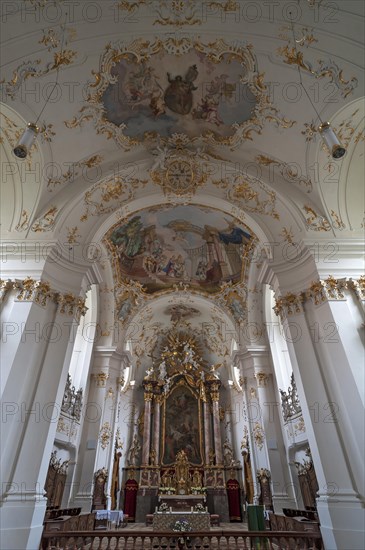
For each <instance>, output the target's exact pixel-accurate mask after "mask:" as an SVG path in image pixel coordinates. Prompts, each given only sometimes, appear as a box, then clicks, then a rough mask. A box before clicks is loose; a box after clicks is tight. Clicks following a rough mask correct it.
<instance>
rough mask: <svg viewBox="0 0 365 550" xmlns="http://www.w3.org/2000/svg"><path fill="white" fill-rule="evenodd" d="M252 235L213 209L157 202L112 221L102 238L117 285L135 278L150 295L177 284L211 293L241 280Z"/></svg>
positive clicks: (245, 228)
mask: <svg viewBox="0 0 365 550" xmlns="http://www.w3.org/2000/svg"><path fill="white" fill-rule="evenodd" d="M252 239H253V236H252V234H251V231H250V230H249V229H248V228H247V227H246V226H244V225H243V224H237V223H236V220H235V219H234V218H233V217H231V216H228V215H225V216H223V215H222V214H221V213H219V212H218V211H215V210H213V209H210V208H203V207H197V206H177V207H170V208H168V207H163V206H160V207H155V208H154V209H153V210H149V211H141V212H140V213H139V214H138V215H135V216H133V217H130V218H129V219H128V220H127V221H124V222H123V224H120V223H119V224H117V225H115V226H114V227H113V228H112V229H111V230H110V231H109V233H108V234H107V236H106V239H105V242H106V245H107V247H108V249H109V251H110V253H111V255H112V258H113V264H114V271H115V279H116V282H117V284H120V283H122V282H123V281H125V280H129V281H130V280H133V281H137V282H138V283H139V284H140V285H143V288H144V289H145V290H146V293H148V294H153V293H155V292H159V291H164V290H172V289H173V288H174V286H176V285H177V284H180V283H181V284H188V285H189V288H191V289H192V290H196V291H201V292H202V293H205V294H207V293H208V294H212V293H216V292H219V291H220V290H221V285H222V284H223V283H224V282H230V283H231V284H236V283H238V282H240V281H241V280H242V278H243V275H244V274H243V271H244V267H245V266H246V262H245V250H246V249H248V248H250V245H251V243H252Z"/></svg>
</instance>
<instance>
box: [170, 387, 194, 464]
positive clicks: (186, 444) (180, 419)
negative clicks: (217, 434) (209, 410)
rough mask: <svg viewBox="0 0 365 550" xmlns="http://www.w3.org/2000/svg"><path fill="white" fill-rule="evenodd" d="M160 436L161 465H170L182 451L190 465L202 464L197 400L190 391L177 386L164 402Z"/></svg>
mask: <svg viewBox="0 0 365 550" xmlns="http://www.w3.org/2000/svg"><path fill="white" fill-rule="evenodd" d="M165 406H166V413H165V424H164V430H163V435H162V441H163V446H164V453H163V459H162V463H163V464H164V465H168V464H172V463H174V462H175V461H176V457H177V455H178V453H179V451H181V450H183V451H184V452H185V454H186V456H187V458H188V460H189V462H190V463H191V464H194V465H197V464H202V452H201V419H200V407H199V403H198V400H197V399H196V397H195V396H194V395H193V394H192V392H191V390H189V389H188V388H186V387H185V386H178V387H176V389H175V390H174V391H172V392H171V394H170V395H169V397H168V398H167V400H166V405H165Z"/></svg>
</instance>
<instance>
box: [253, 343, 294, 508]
mask: <svg viewBox="0 0 365 550" xmlns="http://www.w3.org/2000/svg"><path fill="white" fill-rule="evenodd" d="M256 359H260V361H257V360H256V361H255V363H256V365H255V378H256V380H257V395H258V402H259V405H260V412H261V422H262V426H263V428H264V432H265V447H266V453H267V457H268V469H269V470H270V473H271V487H272V499H273V506H274V511H275V512H276V513H282V510H283V508H293V507H295V504H296V501H295V497H294V493H293V487H292V483H291V477H290V472H289V466H288V463H287V457H286V450H285V446H284V439H283V434H282V430H281V424H280V417H279V415H280V403H279V401H278V399H277V398H276V396H275V392H274V387H273V380H272V374H271V372H270V371H271V368H270V367H268V366H267V363H268V357H267V354H266V353H264V354H263V355H262V354H261V356H260V357H259V358H256ZM258 362H260V363H261V365H259V364H257V363H258Z"/></svg>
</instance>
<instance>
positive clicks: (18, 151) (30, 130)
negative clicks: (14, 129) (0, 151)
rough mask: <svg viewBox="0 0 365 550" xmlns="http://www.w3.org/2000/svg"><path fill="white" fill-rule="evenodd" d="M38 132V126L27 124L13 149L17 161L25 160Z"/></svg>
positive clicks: (31, 123) (32, 123)
mask: <svg viewBox="0 0 365 550" xmlns="http://www.w3.org/2000/svg"><path fill="white" fill-rule="evenodd" d="M38 132H39V128H38V126H37V125H36V124H35V123H34V122H29V124H28V125H27V127H26V129H25V130H24V132H23V134H22V136H21V137H20V138H19V141H18V143H17V144H16V146H15V147H14V149H13V153H14V155H15V156H16V157H18V158H19V159H25V158H26V156H27V155H28V152H29V150H30V148H31V147H32V145H33V143H34V141H35V140H36V138H37V135H38Z"/></svg>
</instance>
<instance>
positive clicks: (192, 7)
mask: <svg viewBox="0 0 365 550" xmlns="http://www.w3.org/2000/svg"><path fill="white" fill-rule="evenodd" d="M31 1H39V2H42V1H44V0H31ZM115 2H116V5H117V6H118V8H119V9H120V10H121V11H124V12H127V13H128V14H129V17H130V19H128V18H127V19H126V21H128V20H130V21H131V22H132V21H133V20H134V19H133V18H134V16H136V15H137V14H138V15H140V12H142V13H143V8H144V6H146V7H148V8H149V11H148V15H150V14H151V13H152V14H153V15H152V17H155V19H154V20H153V25H162V26H164V27H166V26H171V27H176V28H183V27H187V26H194V25H201V24H202V23H204V21H205V20H206V18H207V17H208V16H209V15H210V14H211V15H213V14H215V13H217V11H218V12H219V11H220V12H221V13H225V12H236V11H237V10H238V9H239V2H237V1H236V0H214V1H213V0H212V1H205V0H204V1H199V0H159V1H158V2H156V0H139V1H138V2H136V0H115ZM134 21H135V20H134Z"/></svg>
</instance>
